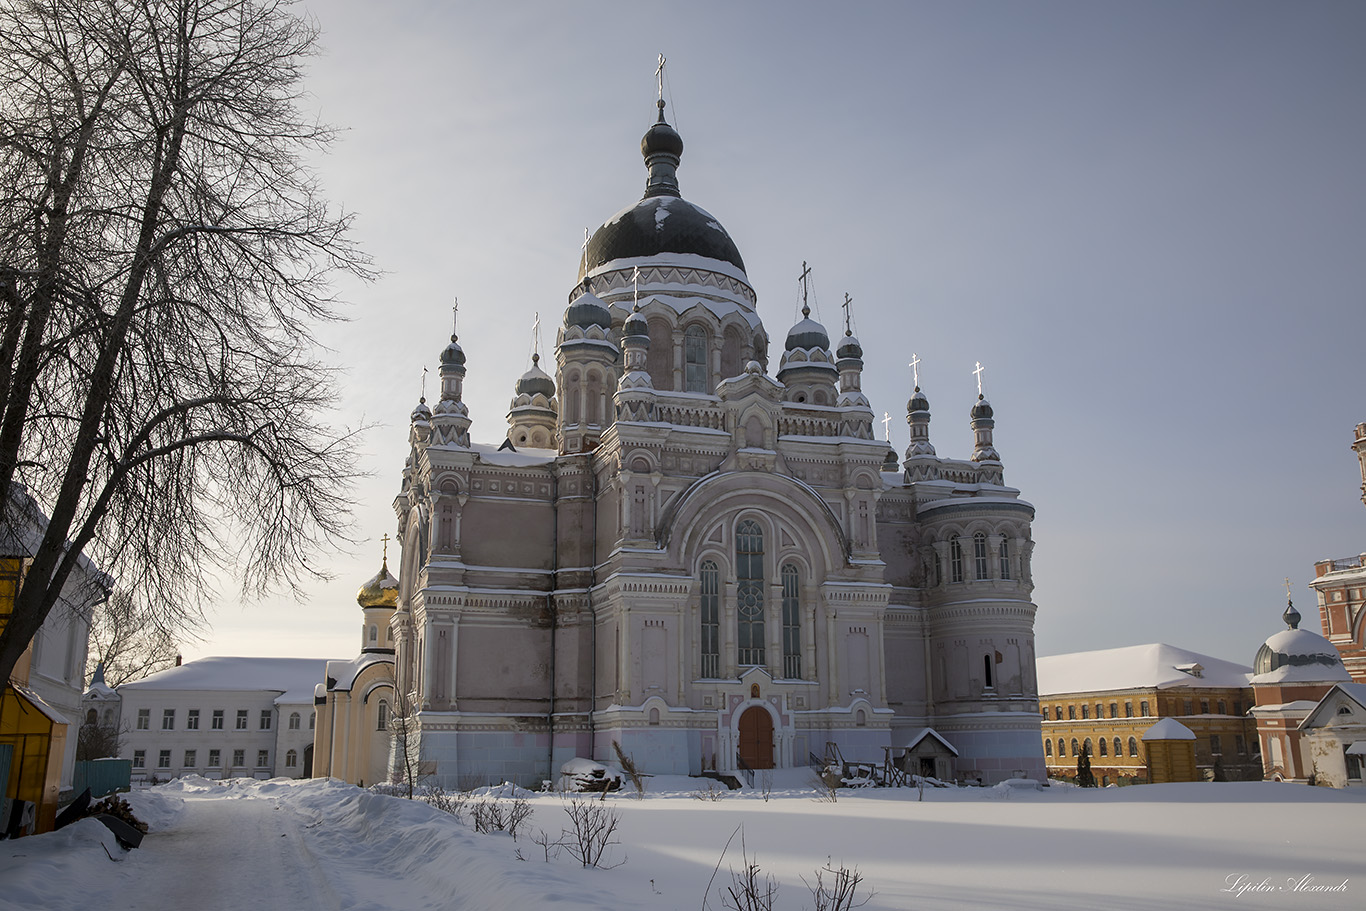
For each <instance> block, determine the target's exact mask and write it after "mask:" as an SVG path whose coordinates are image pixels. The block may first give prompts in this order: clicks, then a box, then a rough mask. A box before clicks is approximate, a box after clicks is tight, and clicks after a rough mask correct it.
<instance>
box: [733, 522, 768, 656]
mask: <svg viewBox="0 0 1366 911" xmlns="http://www.w3.org/2000/svg"><path fill="white" fill-rule="evenodd" d="M735 576H736V587H735V600H736V605H735V606H736V613H737V618H736V620H737V623H736V625H737V627H738V628H737V630H736V633H737V635H736V641H737V643H738V645H739V655H738V658H739V663H740V665H741V666H742V667H745V666H753V665H756V664H763V663H764V533H763V530H762V529H760V528H759V525H758V523H757V522H753V521H751V520H749V519H746V520H745V521H743V522H741V523H740V526H739V528H737V529H736V532H735Z"/></svg>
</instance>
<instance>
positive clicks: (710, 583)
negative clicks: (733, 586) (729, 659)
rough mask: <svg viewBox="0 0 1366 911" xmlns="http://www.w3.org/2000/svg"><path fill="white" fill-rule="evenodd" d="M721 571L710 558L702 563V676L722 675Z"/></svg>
mask: <svg viewBox="0 0 1366 911" xmlns="http://www.w3.org/2000/svg"><path fill="white" fill-rule="evenodd" d="M720 589H721V573H720V571H719V570H717V568H716V564H715V563H713V562H712V561H710V560H707V561H705V562H703V564H702V602H701V608H702V610H701V615H702V616H701V620H702V676H703V677H719V676H721V597H720Z"/></svg>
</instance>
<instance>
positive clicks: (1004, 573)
mask: <svg viewBox="0 0 1366 911" xmlns="http://www.w3.org/2000/svg"><path fill="white" fill-rule="evenodd" d="M1001 578H1002V579H1009V578H1010V542H1009V541H1007V540H1006V539H1005V537H1004V536H1002V538H1001Z"/></svg>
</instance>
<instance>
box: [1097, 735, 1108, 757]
mask: <svg viewBox="0 0 1366 911" xmlns="http://www.w3.org/2000/svg"><path fill="white" fill-rule="evenodd" d="M1097 743H1098V745H1099V746H1100V755H1102V756H1107V755H1109V754H1108V753H1107V750H1108V749H1109V747H1108V745H1107V744H1106V743H1105V738H1104V737H1102V738H1100V740H1099V741H1097Z"/></svg>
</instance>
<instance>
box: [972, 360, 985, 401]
mask: <svg viewBox="0 0 1366 911" xmlns="http://www.w3.org/2000/svg"><path fill="white" fill-rule="evenodd" d="M972 372H973V373H974V374H975V375H976V376H977V397H978V398H981V397H982V374H983V373H985V372H986V368H985V367H983V366H982V362H981V361H978V362H977V369H976V370H974V371H972Z"/></svg>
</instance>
